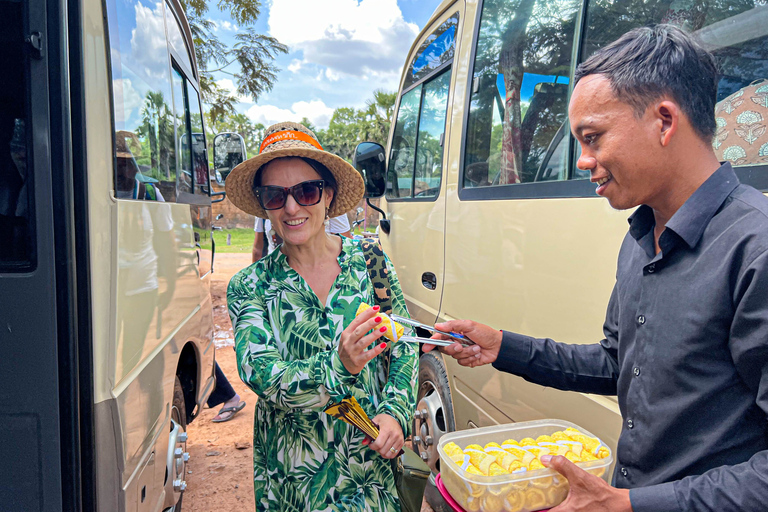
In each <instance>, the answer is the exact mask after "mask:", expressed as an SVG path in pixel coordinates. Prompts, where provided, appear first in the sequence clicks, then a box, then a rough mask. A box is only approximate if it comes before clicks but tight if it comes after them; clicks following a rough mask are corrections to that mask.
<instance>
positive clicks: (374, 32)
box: [209, 0, 440, 128]
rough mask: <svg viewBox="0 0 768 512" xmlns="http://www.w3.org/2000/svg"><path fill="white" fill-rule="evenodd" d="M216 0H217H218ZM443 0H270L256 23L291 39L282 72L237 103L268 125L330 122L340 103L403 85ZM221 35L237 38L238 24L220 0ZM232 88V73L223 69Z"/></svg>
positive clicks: (214, 13)
mask: <svg viewBox="0 0 768 512" xmlns="http://www.w3.org/2000/svg"><path fill="white" fill-rule="evenodd" d="M211 4H213V2H211ZM439 4H440V1H439V0H263V1H262V12H261V17H260V18H259V21H258V23H257V24H256V30H257V31H259V32H260V33H262V34H269V35H272V36H274V37H276V38H277V39H278V40H280V42H282V43H284V44H286V45H288V46H289V53H288V54H287V55H281V56H280V57H278V59H277V60H276V64H277V66H278V67H279V68H280V73H279V74H278V77H277V83H276V84H275V87H274V88H273V89H272V91H271V92H269V93H267V94H264V95H262V97H260V98H259V100H258V102H257V103H254V102H253V101H252V100H251V99H250V98H239V99H240V100H241V101H240V103H239V104H238V106H237V110H238V111H240V112H243V113H245V114H246V115H248V117H250V118H251V119H252V120H253V121H255V122H260V123H262V124H264V125H269V124H271V123H274V122H277V121H282V120H286V119H289V120H297V121H298V120H300V119H301V118H302V117H307V118H309V119H310V120H311V121H312V122H313V123H314V124H315V125H316V126H318V127H320V128H324V127H326V126H327V125H328V121H329V120H330V118H331V115H332V114H333V110H334V109H335V108H338V107H356V108H361V107H363V106H364V105H365V101H366V100H367V99H370V98H371V97H372V96H373V91H374V90H376V89H384V90H387V91H395V90H397V86H398V83H399V80H400V71H401V70H402V67H403V64H404V63H405V58H406V56H407V53H408V50H409V49H410V46H411V44H412V43H413V40H414V39H415V38H416V36H417V35H418V33H419V31H420V30H421V29H422V28H423V27H424V25H425V24H426V23H427V21H428V20H429V17H430V16H431V14H432V13H433V12H434V10H435V8H436V7H437V6H438V5H439ZM209 19H210V20H212V21H214V22H215V23H216V31H217V35H218V36H219V37H220V38H221V39H222V40H223V41H224V42H225V43H227V44H231V43H233V42H234V34H235V32H236V29H237V27H236V25H235V24H234V22H233V21H232V19H231V17H230V16H229V14H228V13H224V12H221V11H218V10H217V9H216V7H215V4H213V5H212V9H211V11H209ZM216 78H217V82H218V83H219V85H222V86H224V87H226V88H227V89H230V90H233V91H234V87H233V83H232V80H231V77H230V76H227V75H226V74H223V73H219V74H217V75H216Z"/></svg>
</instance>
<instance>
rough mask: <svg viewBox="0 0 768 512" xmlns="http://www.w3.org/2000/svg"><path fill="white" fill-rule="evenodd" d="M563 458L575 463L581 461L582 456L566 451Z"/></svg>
mask: <svg viewBox="0 0 768 512" xmlns="http://www.w3.org/2000/svg"><path fill="white" fill-rule="evenodd" d="M565 458H566V459H568V460H569V461H571V462H573V463H574V464H576V463H577V462H581V461H582V458H581V457H579V456H578V455H576V454H575V453H573V452H567V453H566V454H565Z"/></svg>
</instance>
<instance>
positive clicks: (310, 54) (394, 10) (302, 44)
mask: <svg viewBox="0 0 768 512" xmlns="http://www.w3.org/2000/svg"><path fill="white" fill-rule="evenodd" d="M297 12H300V13H302V15H301V16H296V13H297ZM269 29H270V33H271V35H273V36H274V37H276V38H277V39H279V40H280V42H282V43H285V44H287V45H289V46H290V47H291V49H292V51H296V50H301V51H302V52H303V55H304V60H303V63H304V64H307V63H310V64H319V65H321V66H325V67H327V68H328V69H329V70H330V71H331V73H330V74H326V78H328V79H333V78H332V77H338V76H339V74H341V73H343V74H347V75H352V76H357V77H364V76H367V75H371V74H372V75H376V76H380V75H389V74H399V70H400V69H401V67H402V65H403V63H404V62H405V58H406V56H407V54H408V50H409V48H410V45H411V43H412V42H413V40H414V39H415V38H416V35H418V32H419V30H418V27H417V26H416V25H415V24H413V23H406V22H405V20H404V19H403V15H402V12H401V11H400V8H399V7H398V5H397V0H292V1H291V2H273V3H272V6H271V10H270V12H269ZM336 79H338V78H336Z"/></svg>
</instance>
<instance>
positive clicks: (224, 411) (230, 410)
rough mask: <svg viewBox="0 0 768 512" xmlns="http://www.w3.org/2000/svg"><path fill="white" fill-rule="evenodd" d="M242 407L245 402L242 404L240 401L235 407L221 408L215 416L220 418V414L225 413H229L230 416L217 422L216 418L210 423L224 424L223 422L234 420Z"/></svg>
mask: <svg viewBox="0 0 768 512" xmlns="http://www.w3.org/2000/svg"><path fill="white" fill-rule="evenodd" d="M243 407H245V402H244V401H243V400H240V403H239V404H237V405H235V406H234V407H223V408H222V409H221V410H220V411H219V412H218V413H217V414H216V416H221V415H222V414H224V413H226V412H229V413H231V414H230V415H229V416H227V417H226V418H219V419H218V420H217V419H216V418H214V419H212V420H211V421H212V422H213V423H224V422H225V421H229V420H231V419H232V418H234V417H235V414H237V413H238V412H240V411H241V410H242V409H243Z"/></svg>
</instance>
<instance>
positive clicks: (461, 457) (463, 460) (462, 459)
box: [451, 453, 472, 469]
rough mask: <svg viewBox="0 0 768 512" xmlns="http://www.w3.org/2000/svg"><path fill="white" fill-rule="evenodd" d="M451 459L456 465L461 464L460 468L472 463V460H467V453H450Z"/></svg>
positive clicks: (465, 467)
mask: <svg viewBox="0 0 768 512" xmlns="http://www.w3.org/2000/svg"><path fill="white" fill-rule="evenodd" d="M451 460H452V461H453V462H455V463H456V464H457V465H459V466H461V469H467V468H468V467H469V465H470V464H472V462H471V461H470V460H469V455H466V454H464V453H459V454H456V455H451Z"/></svg>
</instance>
